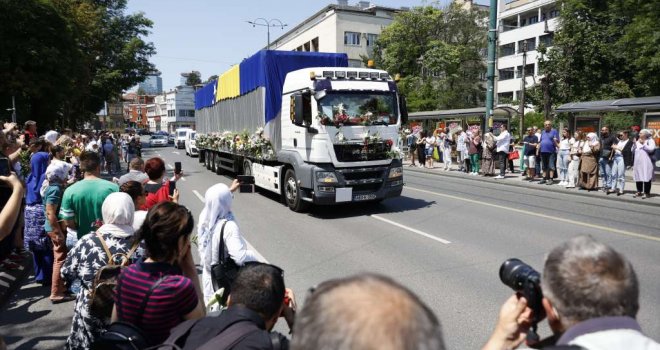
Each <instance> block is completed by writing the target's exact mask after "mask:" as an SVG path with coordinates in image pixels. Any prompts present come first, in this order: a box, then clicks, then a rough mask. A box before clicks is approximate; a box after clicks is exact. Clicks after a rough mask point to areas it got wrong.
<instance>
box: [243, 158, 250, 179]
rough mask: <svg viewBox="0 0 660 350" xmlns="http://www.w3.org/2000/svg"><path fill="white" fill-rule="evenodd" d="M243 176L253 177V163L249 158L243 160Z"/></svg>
mask: <svg viewBox="0 0 660 350" xmlns="http://www.w3.org/2000/svg"><path fill="white" fill-rule="evenodd" d="M243 175H248V176H252V161H251V160H249V159H247V158H245V159H244V160H243Z"/></svg>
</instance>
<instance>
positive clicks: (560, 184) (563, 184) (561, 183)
mask: <svg viewBox="0 0 660 350" xmlns="http://www.w3.org/2000/svg"><path fill="white" fill-rule="evenodd" d="M557 186H568V182H566V181H560V182H559V183H558V184H557Z"/></svg>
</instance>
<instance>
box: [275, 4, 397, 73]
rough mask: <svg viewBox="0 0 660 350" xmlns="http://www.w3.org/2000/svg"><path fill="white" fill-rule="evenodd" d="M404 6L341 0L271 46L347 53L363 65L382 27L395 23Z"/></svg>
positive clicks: (354, 62) (351, 60) (352, 61)
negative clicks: (386, 5)
mask: <svg viewBox="0 0 660 350" xmlns="http://www.w3.org/2000/svg"><path fill="white" fill-rule="evenodd" d="M405 10H406V9H405V8H402V9H395V8H389V7H381V6H376V5H374V4H371V3H370V2H368V1H360V2H358V4H357V5H354V6H352V5H348V1H345V0H339V1H338V3H337V4H331V5H328V6H326V7H324V8H323V9H321V10H320V11H319V12H317V13H316V14H314V15H313V16H311V17H309V18H308V19H306V20H305V21H303V22H302V23H300V24H299V25H297V26H295V27H294V28H293V29H291V30H290V31H288V32H287V33H285V34H284V35H282V36H281V37H279V38H278V39H276V40H275V41H273V42H272V43H271V45H270V49H272V50H291V51H312V52H337V53H346V54H347V55H348V61H349V66H351V67H363V66H365V64H364V62H363V57H371V56H372V54H373V48H374V44H375V42H376V40H377V39H378V36H379V35H380V33H381V31H382V30H383V28H385V27H386V26H388V25H389V24H390V23H392V21H393V19H394V15H395V14H396V13H397V12H399V11H405Z"/></svg>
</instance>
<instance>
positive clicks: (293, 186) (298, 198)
mask: <svg viewBox="0 0 660 350" xmlns="http://www.w3.org/2000/svg"><path fill="white" fill-rule="evenodd" d="M284 200H285V201H286V204H287V206H288V207H289V209H291V210H293V211H295V212H298V213H300V212H302V211H305V209H307V207H308V206H309V205H308V203H307V202H305V201H304V200H303V199H302V191H301V190H300V186H298V179H297V178H296V172H295V171H293V169H289V170H287V171H286V174H285V175H284Z"/></svg>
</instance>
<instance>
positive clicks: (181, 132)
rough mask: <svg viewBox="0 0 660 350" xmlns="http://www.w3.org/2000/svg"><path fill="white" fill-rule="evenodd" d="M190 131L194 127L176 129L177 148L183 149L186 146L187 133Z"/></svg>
mask: <svg viewBox="0 0 660 350" xmlns="http://www.w3.org/2000/svg"><path fill="white" fill-rule="evenodd" d="M188 131H193V129H190V128H180V129H176V141H175V142H176V144H175V146H176V148H177V149H181V148H186V133H187V132H188Z"/></svg>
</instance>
